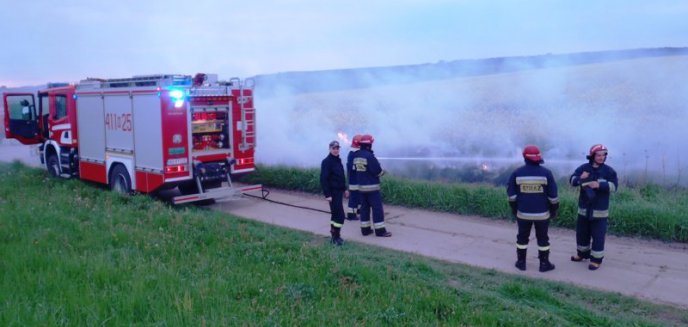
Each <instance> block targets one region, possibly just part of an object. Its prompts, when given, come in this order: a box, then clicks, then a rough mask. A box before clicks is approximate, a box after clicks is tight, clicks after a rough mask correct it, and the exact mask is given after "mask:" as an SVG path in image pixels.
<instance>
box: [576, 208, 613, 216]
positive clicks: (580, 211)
mask: <svg viewBox="0 0 688 327" xmlns="http://www.w3.org/2000/svg"><path fill="white" fill-rule="evenodd" d="M578 214H579V215H581V216H585V215H587V213H586V211H585V208H578ZM592 217H593V218H608V217H609V210H593V211H592Z"/></svg>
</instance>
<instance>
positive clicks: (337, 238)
mask: <svg viewBox="0 0 688 327" xmlns="http://www.w3.org/2000/svg"><path fill="white" fill-rule="evenodd" d="M340 231H341V228H339V227H334V226H332V227H330V235H332V239H331V240H330V242H331V243H332V244H334V245H336V246H342V244H344V240H343V239H342V236H341V234H340Z"/></svg>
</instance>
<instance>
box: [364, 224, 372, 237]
mask: <svg viewBox="0 0 688 327" xmlns="http://www.w3.org/2000/svg"><path fill="white" fill-rule="evenodd" d="M372 233H373V229H372V228H370V226H368V227H361V234H363V236H368V235H370V234H372Z"/></svg>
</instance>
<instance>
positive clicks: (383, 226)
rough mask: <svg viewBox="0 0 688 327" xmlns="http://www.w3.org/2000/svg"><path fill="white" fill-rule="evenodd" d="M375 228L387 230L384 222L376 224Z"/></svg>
mask: <svg viewBox="0 0 688 327" xmlns="http://www.w3.org/2000/svg"><path fill="white" fill-rule="evenodd" d="M373 228H375V229H380V228H385V222H384V221H383V222H381V223H374V224H373Z"/></svg>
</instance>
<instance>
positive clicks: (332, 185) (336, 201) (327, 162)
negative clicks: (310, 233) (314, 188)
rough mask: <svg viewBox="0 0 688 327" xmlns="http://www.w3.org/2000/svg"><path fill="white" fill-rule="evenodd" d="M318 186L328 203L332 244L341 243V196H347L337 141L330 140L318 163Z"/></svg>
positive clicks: (342, 224)
mask: <svg viewBox="0 0 688 327" xmlns="http://www.w3.org/2000/svg"><path fill="white" fill-rule="evenodd" d="M320 186H321V187H322V190H323V194H324V195H325V199H326V200H327V201H328V202H329V204H330V213H331V215H330V234H331V235H332V240H331V242H332V244H335V245H342V244H343V243H344V240H343V239H342V236H341V230H342V226H344V203H343V200H342V198H343V197H344V196H348V194H347V193H348V191H346V175H344V166H343V165H342V159H340V158H339V142H337V141H332V142H330V153H329V154H328V155H327V157H325V159H323V161H322V163H321V164H320Z"/></svg>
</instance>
